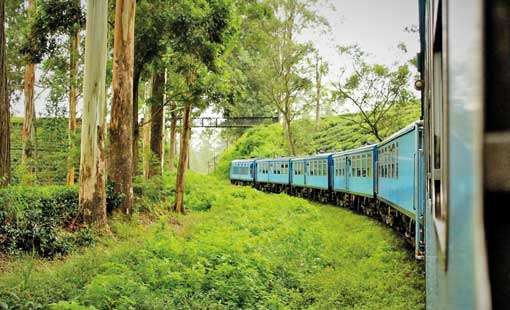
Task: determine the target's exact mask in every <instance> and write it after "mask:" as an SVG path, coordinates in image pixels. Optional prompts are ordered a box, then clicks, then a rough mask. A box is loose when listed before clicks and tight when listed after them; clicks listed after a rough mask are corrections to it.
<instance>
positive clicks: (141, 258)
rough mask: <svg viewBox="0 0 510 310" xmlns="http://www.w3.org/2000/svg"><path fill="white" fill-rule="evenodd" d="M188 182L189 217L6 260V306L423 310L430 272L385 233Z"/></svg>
mask: <svg viewBox="0 0 510 310" xmlns="http://www.w3.org/2000/svg"><path fill="white" fill-rule="evenodd" d="M167 178H168V177H167ZM163 181H164V182H163V184H170V183H171V181H170V178H168V179H165V180H163ZM187 184H188V195H187V200H186V201H187V208H188V210H189V212H188V214H187V215H184V216H182V215H176V214H173V213H171V212H169V211H167V210H168V207H169V201H171V198H170V199H163V200H161V201H162V202H161V203H156V204H152V205H151V206H150V207H148V205H149V202H148V201H149V200H150V199H148V200H147V201H140V202H139V203H143V204H144V206H145V207H144V208H142V209H143V210H145V211H143V212H142V211H141V212H140V213H138V214H137V215H135V216H134V217H133V218H132V219H131V220H125V219H113V220H112V221H111V229H112V232H113V234H112V235H111V236H108V237H102V238H99V239H98V240H97V242H96V245H94V246H90V247H86V248H82V249H80V250H77V251H75V252H73V253H72V254H71V255H69V256H67V257H65V258H63V259H56V260H52V261H49V260H42V259H37V258H33V257H30V256H24V257H17V258H10V259H7V260H4V261H3V263H2V264H3V266H2V268H0V269H1V271H0V308H2V307H9V308H11V307H12V308H16V307H18V308H37V307H47V306H50V305H51V306H50V307H52V308H55V309H82V308H92V307H93V308H97V309H224V308H229V309H302V308H312V309H421V308H424V278H423V270H422V267H421V266H420V265H419V264H418V263H417V262H416V261H415V260H414V259H413V256H412V254H411V251H409V250H408V249H407V248H406V246H405V244H404V241H402V240H401V239H400V238H399V237H398V236H397V235H396V234H395V233H394V232H393V231H391V230H390V229H388V228H387V227H385V226H383V225H382V224H380V223H378V222H376V221H374V220H371V219H368V218H366V217H364V216H361V215H357V214H354V213H352V212H350V211H348V210H345V209H342V208H338V207H333V206H325V205H317V204H315V203H312V202H309V201H306V200H303V199H298V198H294V197H289V196H287V195H283V194H282V195H273V194H266V193H261V192H257V191H255V190H254V189H251V188H248V187H234V186H231V185H230V184H228V183H227V181H224V180H220V179H217V178H214V177H207V176H203V175H196V174H190V176H189V179H188V182H187ZM167 186H170V185H166V186H165V187H167ZM155 187H157V186H155ZM144 190H145V193H144V194H145V195H147V196H150V195H151V192H152V195H153V196H154V197H153V198H157V197H158V195H160V194H161V193H167V192H168V193H170V195H171V190H170V191H168V188H167V189H165V190H159V191H158V190H157V189H155V188H151V187H146V188H145V189H144ZM158 193H159V194H158ZM165 195H166V194H165ZM154 200H156V199H154ZM148 210H150V212H149V211H148Z"/></svg>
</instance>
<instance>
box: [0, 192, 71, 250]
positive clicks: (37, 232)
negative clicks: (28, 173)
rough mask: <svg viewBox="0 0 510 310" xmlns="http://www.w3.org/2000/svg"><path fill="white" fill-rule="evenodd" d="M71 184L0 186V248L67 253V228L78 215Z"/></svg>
mask: <svg viewBox="0 0 510 310" xmlns="http://www.w3.org/2000/svg"><path fill="white" fill-rule="evenodd" d="M77 204H78V191H77V188H75V187H59V186H49V187H23V186H19V187H10V188H7V189H2V190H0V251H2V252H7V253H17V252H20V251H23V252H35V253H37V254H38V255H40V256H44V257H51V256H54V255H56V254H65V253H68V252H69V251H70V250H71V248H72V239H73V237H71V236H69V234H66V233H65V231H64V230H63V228H69V227H70V226H72V225H73V222H74V221H75V220H77V217H78V213H77V212H78V208H77Z"/></svg>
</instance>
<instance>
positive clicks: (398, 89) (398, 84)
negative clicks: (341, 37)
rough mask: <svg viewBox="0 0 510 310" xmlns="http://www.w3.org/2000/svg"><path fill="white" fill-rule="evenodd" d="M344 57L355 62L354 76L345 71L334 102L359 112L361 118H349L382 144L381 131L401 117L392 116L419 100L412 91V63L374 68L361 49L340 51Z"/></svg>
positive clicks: (354, 47) (342, 48)
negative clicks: (396, 108) (399, 109)
mask: <svg viewBox="0 0 510 310" xmlns="http://www.w3.org/2000/svg"><path fill="white" fill-rule="evenodd" d="M339 51H340V53H341V54H345V55H347V56H349V57H350V58H351V59H352V65H353V66H352V70H350V71H352V73H349V74H346V73H347V69H346V68H344V69H343V70H342V71H341V74H340V77H339V80H338V81H337V82H336V83H334V98H335V99H336V100H337V101H339V102H341V103H343V104H345V105H350V106H353V107H355V108H356V110H357V112H359V115H352V114H351V115H350V114H346V115H345V117H347V118H349V119H351V120H352V121H353V122H356V123H357V124H358V125H359V126H360V127H361V128H363V129H365V130H366V131H368V132H371V133H372V134H373V135H374V137H375V138H377V140H379V141H382V140H383V138H384V137H383V136H381V133H380V132H381V129H382V128H384V127H387V125H388V123H390V122H392V121H394V120H395V118H397V117H399V115H398V113H393V114H390V113H388V112H389V111H390V110H391V109H392V108H393V107H395V106H397V105H399V104H406V103H411V102H413V101H414V100H415V96H414V94H413V93H412V90H411V89H410V78H411V71H410V69H409V64H408V63H403V64H400V65H396V66H395V67H393V68H392V67H388V66H385V65H380V64H372V63H369V62H368V60H367V54H366V53H365V52H363V51H362V50H361V49H360V48H359V47H358V46H347V47H340V48H339Z"/></svg>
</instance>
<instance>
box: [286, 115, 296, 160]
mask: <svg viewBox="0 0 510 310" xmlns="http://www.w3.org/2000/svg"><path fill="white" fill-rule="evenodd" d="M284 122H285V133H286V136H287V143H288V144H289V151H290V153H291V155H296V146H295V145H294V137H293V135H292V127H291V121H290V118H289V116H288V115H284Z"/></svg>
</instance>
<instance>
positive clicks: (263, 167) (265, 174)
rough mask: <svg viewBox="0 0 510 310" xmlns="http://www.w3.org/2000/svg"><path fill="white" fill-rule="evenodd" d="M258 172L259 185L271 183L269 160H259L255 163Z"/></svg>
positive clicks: (256, 174)
mask: <svg viewBox="0 0 510 310" xmlns="http://www.w3.org/2000/svg"><path fill="white" fill-rule="evenodd" d="M255 166H256V167H257V171H256V173H255V181H256V182H258V183H268V182H269V160H267V159H259V160H256V161H255Z"/></svg>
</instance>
